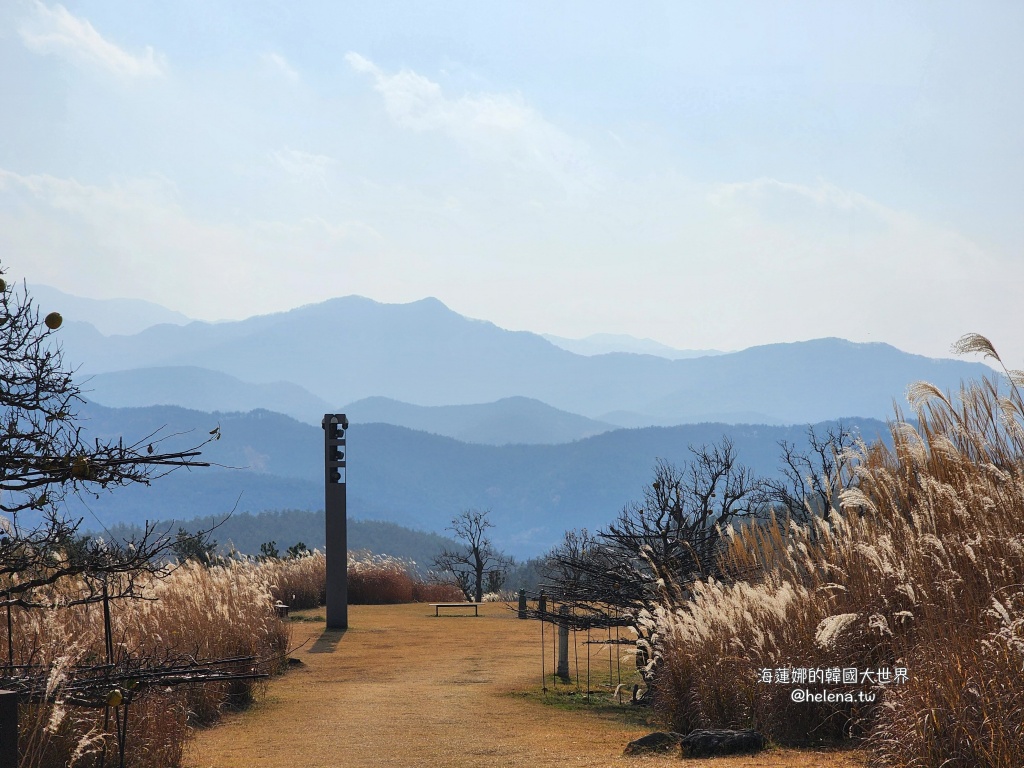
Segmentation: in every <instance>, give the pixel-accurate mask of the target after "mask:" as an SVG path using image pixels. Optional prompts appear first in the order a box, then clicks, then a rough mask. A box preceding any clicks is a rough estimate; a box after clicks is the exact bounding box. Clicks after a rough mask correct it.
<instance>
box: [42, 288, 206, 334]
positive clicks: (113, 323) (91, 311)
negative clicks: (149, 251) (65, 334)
mask: <svg viewBox="0 0 1024 768" xmlns="http://www.w3.org/2000/svg"><path fill="white" fill-rule="evenodd" d="M28 290H29V295H31V296H32V298H33V300H34V301H35V303H36V304H37V305H38V306H39V307H40V308H45V311H44V312H43V314H46V313H47V312H53V311H57V312H60V313H61V315H62V316H63V317H64V319H65V321H69V322H86V323H89V324H90V325H92V326H94V327H95V328H96V330H98V331H99V332H100V333H102V334H104V335H106V336H113V335H115V334H120V335H125V336H130V335H133V334H136V333H140V332H141V331H144V330H145V329H146V328H150V327H152V326H154V325H160V324H163V323H169V324H171V325H184V324H185V323H190V322H192V320H191V319H190V318H188V317H186V316H185V315H183V314H181V312H175V311H174V310H171V309H167V308H166V307H162V306H160V305H159V304H154V303H153V302H151V301H143V300H142V299H87V298H84V297H82V296H73V295H71V294H70V293H64V291H59V290H57V289H56V288H51V287H50V286H48V285H36V284H31V285H29V286H28Z"/></svg>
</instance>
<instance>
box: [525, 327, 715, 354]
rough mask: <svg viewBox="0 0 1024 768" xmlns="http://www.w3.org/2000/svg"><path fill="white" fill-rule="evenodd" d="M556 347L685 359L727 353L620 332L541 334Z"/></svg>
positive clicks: (580, 350) (588, 352) (602, 352)
mask: <svg viewBox="0 0 1024 768" xmlns="http://www.w3.org/2000/svg"><path fill="white" fill-rule="evenodd" d="M541 336H543V338H545V339H547V340H548V341H550V342H551V343H552V344H554V345H555V346H556V347H561V348H562V349H565V350H568V351H569V352H574V353H575V354H577V355H587V356H590V355H607V354H609V353H611V352H627V353H630V354H634V355H654V356H655V357H664V358H667V359H669V360H685V359H687V358H691V357H706V356H707V355H722V354H725V353H724V352H722V351H721V350H717V349H676V348H675V347H670V346H668V345H667V344H662V343H661V342H658V341H655V340H654V339H638V338H637V337H636V336H628V335H625V334H620V333H593V334H591V335H590V336H584V337H583V338H582V339H567V338H566V337H564V336H555V335H553V334H550V333H543V334H541Z"/></svg>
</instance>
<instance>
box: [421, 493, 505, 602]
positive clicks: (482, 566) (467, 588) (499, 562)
mask: <svg viewBox="0 0 1024 768" xmlns="http://www.w3.org/2000/svg"><path fill="white" fill-rule="evenodd" d="M488 514H490V510H484V511H481V510H477V509H467V510H466V511H465V512H463V513H462V514H461V515H459V516H458V517H456V518H454V519H453V520H452V524H451V525H450V526H448V528H447V529H446V530H449V531H452V532H453V533H454V534H455V536H456V538H458V539H460V540H461V541H463V542H464V543H465V548H464V549H460V550H450V549H445V550H444V551H442V552H441V554H439V555H437V556H436V557H435V558H434V567H435V568H437V569H439V570H441V571H444V572H447V573H450V574H452V576H453V577H454V578H455V582H456V583H457V584H458V585H459V588H460V589H461V590H462V593H463V594H464V595H465V596H466V599H467V600H476V602H480V601H481V600H482V599H483V595H484V580H485V578H486V579H487V580H488V581H489V582H490V583H492V584H496V583H501V582H503V581H504V574H505V573H506V572H507V571H508V569H509V568H510V567H511V566H512V564H513V560H512V558H511V557H508V556H507V555H504V554H503V553H501V552H499V551H498V550H497V549H495V547H494V544H492V543H491V540H490V537H489V536H488V535H487V531H488V530H489V529H490V528H493V527H494V524H493V523H491V521H490V520H488V519H487V515H488ZM491 574H495V575H494V576H491ZM499 575H500V576H499Z"/></svg>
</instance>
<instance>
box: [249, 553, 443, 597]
mask: <svg viewBox="0 0 1024 768" xmlns="http://www.w3.org/2000/svg"><path fill="white" fill-rule="evenodd" d="M258 567H259V568H261V569H263V570H264V572H265V573H266V574H267V578H268V579H269V581H270V582H271V584H272V585H273V587H272V589H273V595H274V599H275V600H280V601H282V602H284V603H285V604H287V605H288V606H289V607H290V608H292V609H294V610H298V609H303V608H316V607H318V606H321V605H324V603H325V602H326V601H327V558H326V556H325V555H324V553H322V552H319V551H314V552H312V553H310V554H308V555H305V556H302V557H294V558H287V559H283V560H281V559H276V558H268V559H265V560H261V561H259V564H258ZM462 599H463V598H462V593H461V592H460V591H459V588H458V587H457V586H456V585H455V584H453V583H451V582H446V581H438V580H436V579H434V578H432V577H431V576H429V575H428V576H427V577H423V576H422V575H421V574H420V573H419V571H418V570H417V568H416V563H414V562H413V561H411V560H403V559H400V558H396V557H392V556H390V555H375V554H372V553H370V552H349V555H348V601H349V603H351V604H353V605H387V604H395V603H423V602H447V601H453V600H462Z"/></svg>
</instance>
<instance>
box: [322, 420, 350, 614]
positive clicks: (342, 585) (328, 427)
mask: <svg viewBox="0 0 1024 768" xmlns="http://www.w3.org/2000/svg"><path fill="white" fill-rule="evenodd" d="M322 426H323V428H324V518H325V525H326V529H327V531H326V533H327V537H326V539H327V628H328V629H348V510H347V500H346V498H345V486H346V480H347V479H348V478H347V476H346V469H345V432H346V431H347V430H348V418H347V417H346V416H345V414H343V413H328V414H324V420H323V422H322Z"/></svg>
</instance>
